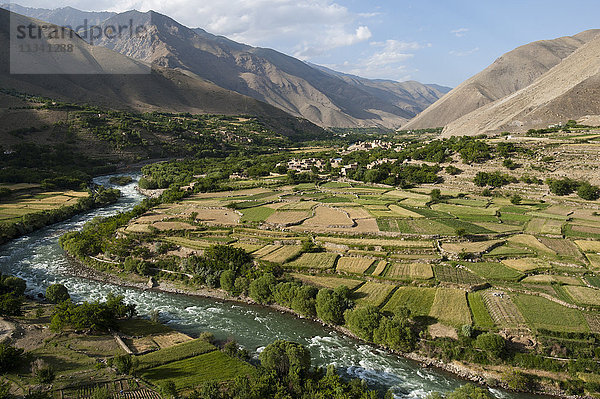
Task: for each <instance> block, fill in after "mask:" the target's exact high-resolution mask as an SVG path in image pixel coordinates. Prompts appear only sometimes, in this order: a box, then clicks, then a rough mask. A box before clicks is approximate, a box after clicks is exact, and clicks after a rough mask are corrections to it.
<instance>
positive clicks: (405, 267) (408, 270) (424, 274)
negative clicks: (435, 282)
mask: <svg viewBox="0 0 600 399" xmlns="http://www.w3.org/2000/svg"><path fill="white" fill-rule="evenodd" d="M385 278H389V279H392V280H411V279H418V280H429V279H432V278H433V270H432V269H431V265H429V264H427V263H392V264H390V265H389V266H388V268H387V270H386V273H385Z"/></svg>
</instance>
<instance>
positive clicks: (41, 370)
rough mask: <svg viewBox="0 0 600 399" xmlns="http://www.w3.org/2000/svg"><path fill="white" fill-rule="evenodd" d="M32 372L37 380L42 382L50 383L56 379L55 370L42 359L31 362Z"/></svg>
mask: <svg viewBox="0 0 600 399" xmlns="http://www.w3.org/2000/svg"><path fill="white" fill-rule="evenodd" d="M31 374H33V376H34V377H35V379H36V381H38V382H39V383H41V384H50V383H51V382H52V381H54V377H55V374H54V370H53V369H52V367H50V366H49V365H48V364H46V362H44V361H43V360H42V359H35V360H34V361H33V362H32V363H31Z"/></svg>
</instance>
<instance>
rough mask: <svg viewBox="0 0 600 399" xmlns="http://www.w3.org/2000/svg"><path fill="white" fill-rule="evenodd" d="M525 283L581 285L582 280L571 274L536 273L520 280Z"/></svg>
mask: <svg viewBox="0 0 600 399" xmlns="http://www.w3.org/2000/svg"><path fill="white" fill-rule="evenodd" d="M521 281H522V282H523V283H525V284H552V283H561V284H568V285H582V284H583V281H581V279H580V278H578V277H571V276H555V275H551V274H538V275H535V276H527V277H525V278H524V279H523V280H521Z"/></svg>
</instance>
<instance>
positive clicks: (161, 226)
mask: <svg viewBox="0 0 600 399" xmlns="http://www.w3.org/2000/svg"><path fill="white" fill-rule="evenodd" d="M152 227H154V228H155V229H158V230H159V231H179V230H196V229H197V227H196V226H192V225H191V224H189V223H184V222H156V223H153V224H152Z"/></svg>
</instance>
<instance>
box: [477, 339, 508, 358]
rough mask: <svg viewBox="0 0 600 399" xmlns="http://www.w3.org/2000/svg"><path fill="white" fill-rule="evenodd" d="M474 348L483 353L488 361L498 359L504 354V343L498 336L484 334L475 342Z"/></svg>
mask: <svg viewBox="0 0 600 399" xmlns="http://www.w3.org/2000/svg"><path fill="white" fill-rule="evenodd" d="M475 347H477V348H479V349H481V350H483V351H485V352H486V354H487V355H488V357H489V358H490V359H498V358H500V357H501V356H502V354H503V353H504V348H505V347H506V341H504V338H502V337H501V336H499V335H498V334H493V333H484V334H481V335H479V336H478V337H477V339H476V340H475Z"/></svg>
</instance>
